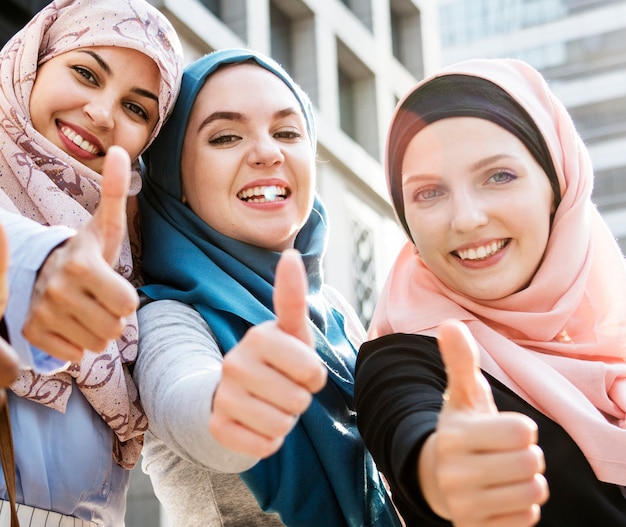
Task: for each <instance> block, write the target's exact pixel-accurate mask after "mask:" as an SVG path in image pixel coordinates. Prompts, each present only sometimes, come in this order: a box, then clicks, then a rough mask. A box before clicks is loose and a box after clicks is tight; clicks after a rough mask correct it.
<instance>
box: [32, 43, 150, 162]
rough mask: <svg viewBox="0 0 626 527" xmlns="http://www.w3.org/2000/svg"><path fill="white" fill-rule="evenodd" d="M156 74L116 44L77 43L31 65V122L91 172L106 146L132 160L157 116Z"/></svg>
mask: <svg viewBox="0 0 626 527" xmlns="http://www.w3.org/2000/svg"><path fill="white" fill-rule="evenodd" d="M160 81H161V74H160V72H159V69H158V67H157V65H156V64H155V63H154V61H153V60H152V59H150V58H149V57H148V56H147V55H144V54H143V53H141V52H139V51H136V50H133V49H130V48H122V47H113V46H102V47H93V48H79V49H75V50H72V51H68V52H66V53H63V54H61V55H58V56H56V57H54V58H52V59H50V60H48V61H47V62H45V63H44V64H42V65H41V66H40V67H39V69H38V70H37V77H36V79H35V84H34V86H33V91H32V93H31V97H30V115H31V119H32V123H33V127H34V128H35V129H36V130H37V131H38V132H39V133H40V134H42V135H43V136H44V137H46V139H48V140H49V141H51V142H52V143H54V144H55V145H56V146H58V147H59V148H60V149H61V150H63V151H64V152H66V153H67V154H69V155H71V156H72V157H73V158H75V159H76V160H78V161H80V162H81V163H83V164H85V165H87V166H88V167H89V168H91V169H92V170H95V171H96V172H101V171H102V164H103V162H104V154H105V153H106V151H107V150H108V148H109V147H110V146H111V145H119V146H122V147H123V148H125V149H126V151H127V152H128V153H129V155H130V157H131V159H136V158H137V157H138V156H139V154H140V153H141V152H142V150H143V149H144V147H145V145H146V143H147V141H148V138H149V136H150V133H151V132H152V130H153V129H154V127H155V125H156V124H157V122H158V120H159V107H158V97H157V94H158V93H159V87H160Z"/></svg>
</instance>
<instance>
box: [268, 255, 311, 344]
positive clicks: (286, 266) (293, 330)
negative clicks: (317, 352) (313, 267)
mask: <svg viewBox="0 0 626 527" xmlns="http://www.w3.org/2000/svg"><path fill="white" fill-rule="evenodd" d="M307 290H308V284H307V278H306V271H305V269H304V264H303V262H302V258H301V257H300V254H299V253H298V251H296V250H295V249H288V250H286V251H284V252H283V254H282V256H281V258H280V260H279V262H278V266H277V267H276V282H275V284H274V312H275V313H276V317H277V319H278V326H279V327H280V329H282V330H283V331H285V332H286V333H289V334H290V335H293V336H294V337H296V338H298V339H300V340H301V341H302V342H304V343H306V344H308V345H310V346H312V345H313V336H312V334H311V328H310V327H309V322H308V318H309V308H308V305H307V302H306V294H307Z"/></svg>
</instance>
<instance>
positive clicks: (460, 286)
mask: <svg viewBox="0 0 626 527" xmlns="http://www.w3.org/2000/svg"><path fill="white" fill-rule="evenodd" d="M386 170H387V181H388V188H389V192H390V196H391V199H392V202H393V205H394V208H395V211H396V214H397V217H398V220H399V222H400V223H401V225H402V226H403V227H404V229H405V231H406V234H407V236H408V238H409V241H408V243H407V244H406V246H405V247H404V248H403V249H402V250H401V252H400V254H399V256H398V258H397V261H396V263H395V265H394V267H393V269H392V271H391V273H390V275H389V277H388V280H387V283H386V285H385V287H384V289H383V291H382V293H381V297H380V301H379V304H378V306H377V309H376V312H375V315H374V319H373V321H372V325H371V328H370V331H369V341H368V342H367V343H366V344H364V345H363V346H362V347H361V350H360V353H359V357H358V361H357V366H356V381H355V400H356V406H357V412H358V424H359V429H360V431H361V433H362V435H363V437H364V439H365V442H366V444H367V446H368V448H369V449H370V450H371V452H372V453H373V455H374V458H375V460H376V462H377V464H378V467H379V468H380V469H381V471H382V472H383V473H384V474H385V476H386V477H387V479H388V481H389V483H390V485H391V490H392V493H393V496H394V501H395V502H396V505H397V507H398V509H399V510H400V512H401V514H402V515H403V517H404V519H405V521H406V524H407V526H409V527H410V526H418V525H419V526H445V525H450V524H454V525H458V526H461V525H463V526H464V525H467V526H470V525H494V526H496V525H503V526H504V525H506V526H518V525H519V526H525V525H535V524H537V525H544V526H555V527H557V526H558V527H562V526H565V525H567V526H568V527H572V526H590V525H602V526H603V527H606V526H626V493H625V491H624V486H625V485H626V302H625V299H626V271H625V267H624V259H623V256H622V253H621V251H620V249H619V247H618V246H617V244H616V242H615V240H614V237H613V236H612V235H611V233H610V232H609V230H608V228H607V226H606V225H605V223H604V222H603V220H602V218H601V217H600V215H599V213H598V211H597V210H596V208H595V207H594V205H593V204H592V202H591V190H592V184H593V169H592V166H591V162H590V159H589V155H588V152H587V150H586V148H585V146H584V144H583V142H582V140H581V139H580V137H579V135H578V134H577V132H576V129H575V127H574V124H573V122H572V120H571V118H570V117H569V115H568V113H567V111H566V110H565V108H564V107H563V105H562V104H561V103H560V102H559V101H558V100H557V99H556V98H555V96H554V95H553V94H552V93H551V91H550V89H549V87H548V85H547V83H546V82H545V81H544V79H543V78H542V77H541V75H540V74H539V73H538V72H537V71H535V70H534V69H533V68H531V67H530V66H529V65H527V64H525V63H523V62H520V61H515V60H509V59H486V60H471V61H467V62H463V63H459V64H456V65H453V66H450V67H448V68H445V69H443V70H440V71H439V72H438V73H436V74H435V75H433V76H431V77H429V78H427V79H425V80H424V81H423V82H421V83H419V84H418V85H417V86H416V87H415V88H414V89H413V90H412V91H411V92H410V93H409V94H408V95H407V96H406V97H405V98H404V100H403V101H401V103H400V104H399V106H398V108H397V110H396V113H395V115H394V117H393V120H392V123H391V127H390V131H389V135H388V139H387V157H386Z"/></svg>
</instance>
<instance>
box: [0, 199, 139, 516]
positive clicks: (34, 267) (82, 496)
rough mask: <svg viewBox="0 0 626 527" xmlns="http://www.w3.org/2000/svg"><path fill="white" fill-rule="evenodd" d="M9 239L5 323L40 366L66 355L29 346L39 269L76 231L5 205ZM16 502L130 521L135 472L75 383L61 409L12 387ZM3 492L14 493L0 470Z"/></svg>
mask: <svg viewBox="0 0 626 527" xmlns="http://www.w3.org/2000/svg"><path fill="white" fill-rule="evenodd" d="M0 223H2V225H3V227H4V229H5V231H6V233H7V238H8V240H9V244H10V251H11V255H10V258H11V260H10V265H9V295H10V297H9V303H8V305H7V310H6V312H5V322H6V324H7V329H8V332H9V338H10V340H11V344H12V345H13V347H14V348H15V349H16V351H17V352H18V355H19V357H20V360H21V361H22V364H23V365H24V366H26V367H32V368H34V369H35V370H36V371H39V372H43V373H45V372H47V371H51V370H52V369H57V368H59V367H60V366H62V365H63V364H64V362H63V361H59V360H58V359H55V358H52V357H50V356H49V355H47V354H45V353H44V352H42V351H40V350H37V349H35V348H33V347H31V346H30V345H29V344H28V342H27V341H26V340H25V339H24V337H23V336H22V332H21V328H22V326H23V324H24V319H25V316H26V312H27V310H28V303H29V300H30V297H31V294H32V289H33V284H34V282H35V278H36V274H37V271H38V269H39V267H40V266H41V264H42V263H43V261H44V260H45V258H46V256H47V255H48V254H49V252H50V251H51V250H52V249H53V248H54V247H56V246H57V245H58V244H59V243H61V242H62V241H64V240H65V239H67V238H68V237H69V236H71V235H72V234H73V232H74V231H72V230H71V229H68V228H65V227H43V226H41V225H39V224H38V223H37V222H34V221H31V220H29V219H27V218H24V217H22V216H19V215H17V214H12V213H9V212H7V211H5V210H2V209H0ZM8 395H9V408H10V411H11V424H12V429H13V441H14V445H15V461H16V467H17V480H16V483H17V501H18V503H23V504H26V505H29V506H31V507H38V508H41V509H46V510H53V511H56V512H59V513H61V514H66V515H69V516H76V517H78V518H81V519H83V520H86V521H93V522H96V523H98V524H102V525H106V527H121V526H123V525H124V514H125V510H126V494H127V491H128V483H129V476H130V472H129V471H128V470H125V469H123V468H122V467H120V466H119V465H118V464H117V463H115V461H114V459H113V455H112V447H113V432H112V431H111V429H110V428H109V427H108V426H107V424H106V423H105V422H104V421H103V420H102V418H101V417H100V416H99V415H98V414H97V413H96V412H95V411H94V409H93V408H92V407H91V405H90V404H89V402H87V400H86V399H85V397H84V396H83V395H82V393H81V392H80V390H79V389H78V388H77V386H76V385H75V384H74V385H73V387H72V395H71V396H70V398H69V401H68V404H67V410H66V412H65V413H64V414H63V413H61V412H58V411H57V410H53V409H51V408H48V407H46V406H43V405H41V404H39V403H36V402H33V401H30V400H27V399H23V398H21V397H17V396H16V395H15V394H14V393H13V392H10V391H9V392H8ZM0 497H1V498H3V499H8V496H7V493H6V485H5V482H4V475H3V474H2V473H0Z"/></svg>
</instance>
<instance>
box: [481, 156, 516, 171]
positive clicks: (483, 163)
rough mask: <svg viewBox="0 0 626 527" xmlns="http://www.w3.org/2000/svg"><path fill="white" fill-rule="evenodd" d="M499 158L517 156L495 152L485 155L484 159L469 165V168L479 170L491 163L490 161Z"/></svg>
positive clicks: (513, 157) (493, 161) (492, 161)
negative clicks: (491, 154)
mask: <svg viewBox="0 0 626 527" xmlns="http://www.w3.org/2000/svg"><path fill="white" fill-rule="evenodd" d="M500 159H517V156H515V155H511V154H495V155H493V156H489V157H486V158H485V159H481V160H480V161H477V162H476V163H474V164H473V165H472V166H471V168H472V170H480V169H481V168H484V167H485V166H488V165H491V164H492V163H495V162H496V161H499V160H500Z"/></svg>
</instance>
